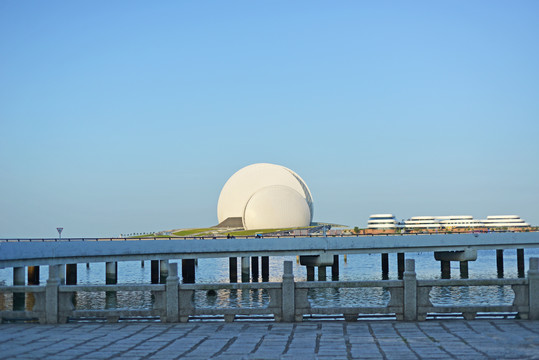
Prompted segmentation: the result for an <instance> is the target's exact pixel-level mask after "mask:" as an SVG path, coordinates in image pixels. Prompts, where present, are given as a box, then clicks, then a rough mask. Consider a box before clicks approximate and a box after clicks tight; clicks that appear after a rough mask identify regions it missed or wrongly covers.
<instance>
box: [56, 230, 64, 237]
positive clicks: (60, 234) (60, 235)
mask: <svg viewBox="0 0 539 360" xmlns="http://www.w3.org/2000/svg"><path fill="white" fill-rule="evenodd" d="M56 230H58V240H60V239H61V238H62V230H64V228H61V227H58V228H56Z"/></svg>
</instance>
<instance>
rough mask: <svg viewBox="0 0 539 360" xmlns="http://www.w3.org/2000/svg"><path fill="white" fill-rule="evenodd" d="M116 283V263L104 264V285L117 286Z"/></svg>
mask: <svg viewBox="0 0 539 360" xmlns="http://www.w3.org/2000/svg"><path fill="white" fill-rule="evenodd" d="M117 283H118V263H117V262H116V261H114V262H107V263H105V284H107V285H108V284H117Z"/></svg>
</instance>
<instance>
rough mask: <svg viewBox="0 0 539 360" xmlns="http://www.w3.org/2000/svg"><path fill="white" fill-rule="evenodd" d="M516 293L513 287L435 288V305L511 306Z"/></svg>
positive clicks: (432, 296) (431, 293)
mask: <svg viewBox="0 0 539 360" xmlns="http://www.w3.org/2000/svg"><path fill="white" fill-rule="evenodd" d="M514 299H515V293H514V292H513V290H512V289H511V286H509V285H506V286H447V287H437V286H436V287H433V288H432V290H431V292H430V301H431V302H432V304H433V305H455V306H460V305H511V304H512V303H513V300H514Z"/></svg>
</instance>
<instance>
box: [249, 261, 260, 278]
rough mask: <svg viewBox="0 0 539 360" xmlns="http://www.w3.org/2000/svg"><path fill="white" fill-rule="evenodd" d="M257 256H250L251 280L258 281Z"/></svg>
mask: <svg viewBox="0 0 539 360" xmlns="http://www.w3.org/2000/svg"><path fill="white" fill-rule="evenodd" d="M258 275H259V274H258V256H251V281H252V282H258Z"/></svg>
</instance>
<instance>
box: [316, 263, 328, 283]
mask: <svg viewBox="0 0 539 360" xmlns="http://www.w3.org/2000/svg"><path fill="white" fill-rule="evenodd" d="M326 280H327V275H326V267H325V266H319V267H318V281H326Z"/></svg>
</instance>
